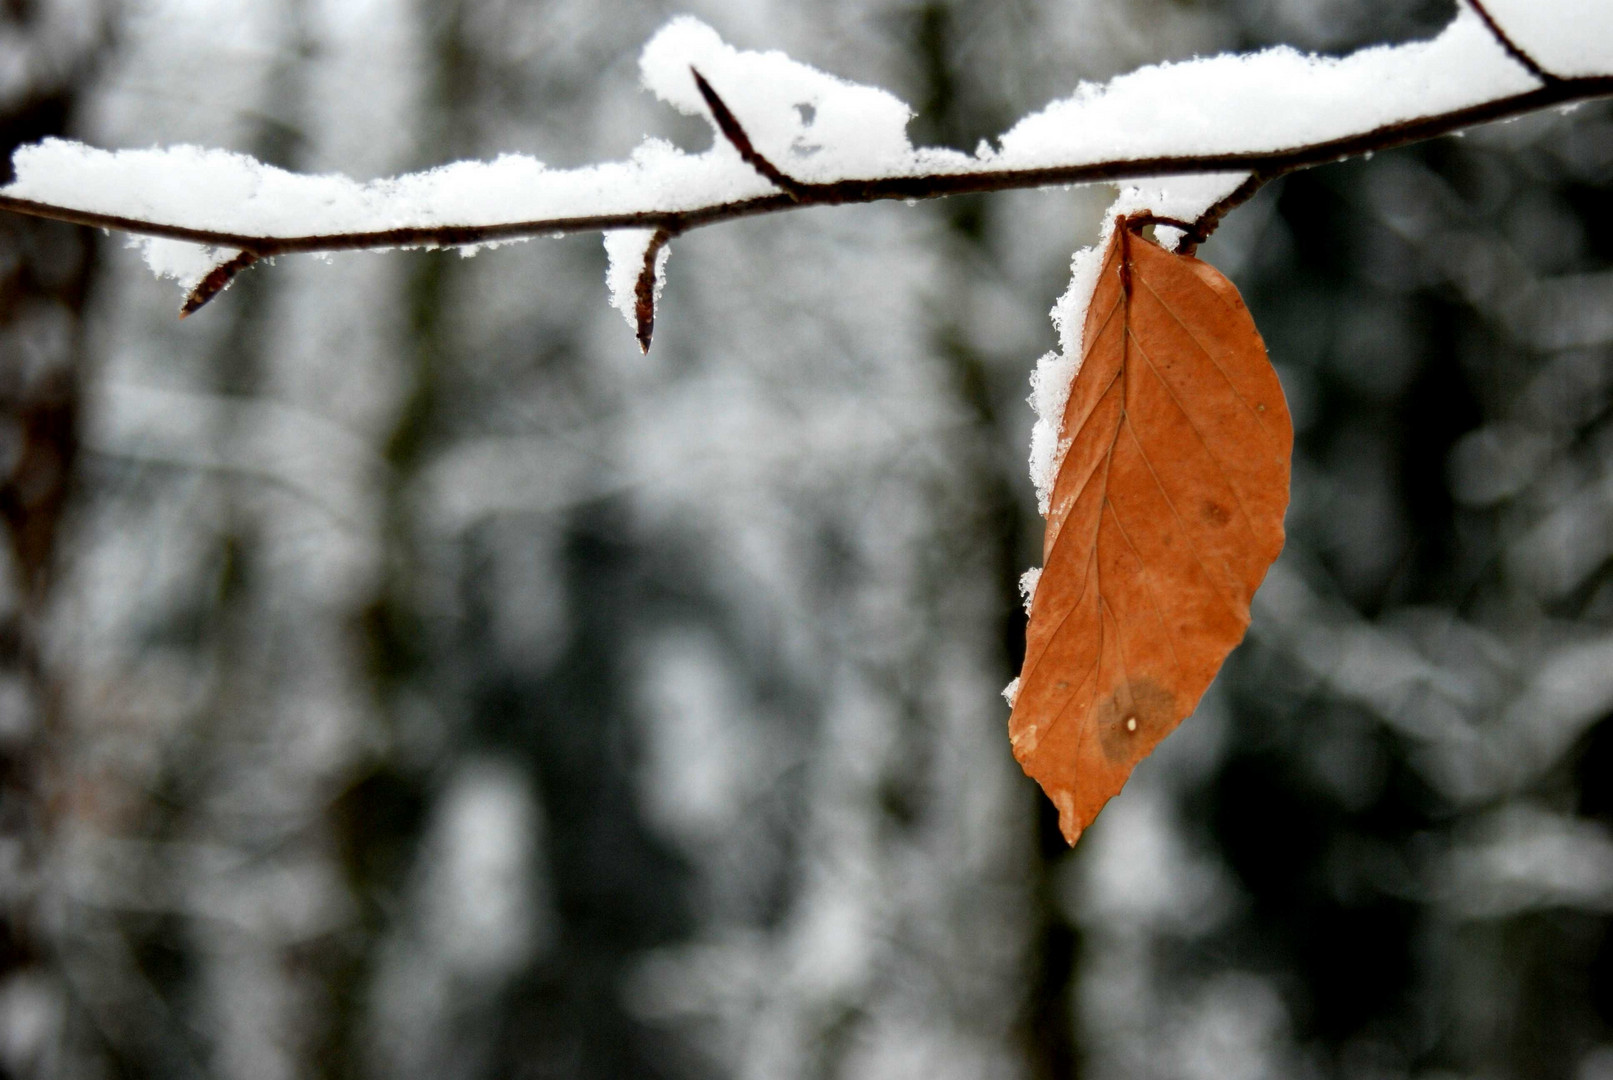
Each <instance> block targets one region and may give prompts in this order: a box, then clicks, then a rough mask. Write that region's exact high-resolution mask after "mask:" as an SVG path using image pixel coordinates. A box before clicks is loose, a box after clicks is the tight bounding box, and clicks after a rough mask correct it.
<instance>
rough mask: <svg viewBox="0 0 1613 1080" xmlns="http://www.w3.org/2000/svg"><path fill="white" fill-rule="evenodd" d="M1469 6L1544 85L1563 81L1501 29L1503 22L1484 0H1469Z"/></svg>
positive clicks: (1485, 26)
mask: <svg viewBox="0 0 1613 1080" xmlns="http://www.w3.org/2000/svg"><path fill="white" fill-rule="evenodd" d="M1467 6H1468V7H1470V8H1472V9H1473V14H1475V15H1477V16H1478V17H1479V21H1480V22H1482V23H1483V24H1484V28H1485V29H1486V30H1488V31H1489V32H1490V36H1491V37H1493V38H1495V41H1496V44H1498V45H1500V46H1501V48H1503V49H1505V50H1506V53H1507V55H1508V56H1510V57H1512V59H1514V60H1516V61H1517V62H1518V63H1519V64H1521V65H1522V66H1523V67H1524V68H1525V69H1526V70H1527V71H1528V72H1529V74H1531V75H1533V76H1534V77H1535V78H1537V79H1539V80H1540V82H1541V84H1542V85H1544V86H1552V85H1555V84H1557V83H1560V82H1562V81H1563V78H1562V76H1561V75H1553V74H1552V73H1551V72H1549V71H1547V70H1546V69H1545V68H1543V67H1541V66H1540V63H1539V62H1538V61H1537V60H1535V58H1534V57H1532V56H1530V55H1529V54H1528V53H1526V52H1524V51H1523V49H1522V48H1520V47H1519V45H1518V43H1517V42H1515V41H1513V40H1512V37H1511V35H1509V34H1508V33H1507V32H1506V31H1505V30H1503V29H1501V24H1500V23H1498V22H1496V21H1495V16H1493V15H1491V14H1490V12H1489V9H1488V8H1486V7H1485V6H1484V0H1467Z"/></svg>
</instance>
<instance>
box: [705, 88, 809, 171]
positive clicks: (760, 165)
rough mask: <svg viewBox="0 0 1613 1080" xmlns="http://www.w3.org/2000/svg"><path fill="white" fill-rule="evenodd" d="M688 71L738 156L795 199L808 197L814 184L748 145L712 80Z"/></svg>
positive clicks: (745, 137) (748, 139)
mask: <svg viewBox="0 0 1613 1080" xmlns="http://www.w3.org/2000/svg"><path fill="white" fill-rule="evenodd" d="M689 71H690V72H691V73H693V75H694V84H695V86H697V87H699V88H700V96H701V97H703V98H705V99H706V105H707V107H709V108H710V109H711V115H712V117H713V118H714V119H715V120H716V121H717V127H718V129H719V130H720V131H721V132H722V134H723V138H725V139H727V140H728V141H729V142H730V143H732V144H733V146H734V149H735V150H738V151H739V156H740V158H741V159H743V160H744V162H745V164H747V165H749V166H750V167H751V168H753V169H755V170H756V171H757V172H759V173H761V174H762V176H763V177H764V178H765V179H767V180H769V181H771V182H772V183H773V184H775V185H776V186H777V187H779V188H781V189H782V190H783V191H784V193H785V194H787V195H789V196H790V198H792V199H794V200H795V201H796V202H800V201H801V200H802V199H803V198H806V197H808V196H809V195H810V190H809V189H810V188H811V187H812V186H813V185H811V184H803V183H801V181H799V180H797V179H795V178H794V177H792V176H790V175H788V174H787V173H785V172H784V171H783V170H782V169H780V168H779V167H778V166H776V165H774V164H773V163H772V162H771V161H768V160H767V158H765V157H763V156H762V153H761V151H760V150H757V149H756V147H755V146H753V145H751V141H750V136H749V135H747V134H745V129H744V127H742V126H741V125H740V123H739V118H738V117H736V116H735V115H734V114H733V112H732V111H731V110H730V109H729V108H728V106H727V104H726V103H724V101H723V99H722V98H720V97H718V96H717V91H715V90H713V89H712V88H711V84H710V83H708V82H707V81H706V79H705V76H703V75H701V74H700V72H699V71H698V70H696V69H695V68H693V67H691V68H690V69H689Z"/></svg>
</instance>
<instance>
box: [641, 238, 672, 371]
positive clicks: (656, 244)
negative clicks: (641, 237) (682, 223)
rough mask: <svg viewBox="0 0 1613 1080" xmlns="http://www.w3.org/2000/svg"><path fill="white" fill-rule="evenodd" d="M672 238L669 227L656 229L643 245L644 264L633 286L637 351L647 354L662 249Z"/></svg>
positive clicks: (653, 318) (653, 329) (653, 316)
mask: <svg viewBox="0 0 1613 1080" xmlns="http://www.w3.org/2000/svg"><path fill="white" fill-rule="evenodd" d="M671 239H672V232H671V230H670V229H657V230H655V235H653V236H651V237H650V242H649V243H648V244H646V245H644V266H643V268H642V269H640V270H639V274H638V282H637V284H635V285H634V286H633V319H634V321H635V322H636V323H637V330H636V336H637V337H638V348H639V352H641V353H645V354H648V353H649V351H650V336H651V335H652V334H653V333H654V332H655V294H656V292H657V289H656V287H655V286H656V281H657V279H658V278H659V276H660V275H659V272H658V271H659V270H660V260H661V257H662V254H661V253H662V249H663V248H665V247H666V244H667V241H668V240H671Z"/></svg>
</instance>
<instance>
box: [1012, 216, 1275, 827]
mask: <svg viewBox="0 0 1613 1080" xmlns="http://www.w3.org/2000/svg"><path fill="white" fill-rule="evenodd" d="M1083 341H1084V342H1085V354H1084V357H1083V359H1082V363H1081V368H1080V372H1079V374H1078V375H1077V376H1076V379H1075V384H1074V385H1073V386H1072V387H1071V390H1070V399H1069V404H1068V405H1067V406H1066V407H1065V410H1064V420H1063V424H1062V426H1061V429H1060V439H1061V441H1068V443H1069V449H1068V451H1067V452H1066V454H1065V457H1064V461H1063V464H1062V465H1061V466H1060V467H1059V472H1058V477H1057V480H1056V481H1055V483H1054V486H1053V494H1052V501H1051V505H1050V509H1049V512H1048V518H1047V538H1046V540H1045V541H1044V543H1043V548H1042V552H1043V562H1044V564H1045V565H1044V568H1043V570H1042V574H1041V577H1040V579H1039V580H1038V582H1037V585H1036V592H1035V595H1034V596H1033V597H1032V600H1031V610H1030V627H1029V629H1028V630H1027V632H1026V647H1025V666H1024V669H1023V671H1022V672H1021V675H1020V680H1019V691H1018V695H1017V697H1016V698H1015V700H1014V711H1013V715H1012V716H1011V717H1010V719H1009V721H1008V730H1009V738H1010V740H1011V741H1012V743H1013V747H1014V756H1015V757H1016V758H1018V759H1019V763H1020V764H1021V765H1022V766H1023V767H1024V769H1025V772H1026V773H1027V774H1029V775H1030V776H1032V777H1034V778H1035V779H1036V780H1037V782H1038V783H1040V784H1041V785H1042V790H1044V791H1046V792H1047V794H1048V797H1049V798H1051V799H1052V800H1053V803H1054V805H1056V806H1057V807H1058V811H1059V828H1060V830H1061V831H1062V832H1063V833H1064V838H1065V839H1066V840H1067V841H1069V842H1070V843H1072V844H1073V843H1075V841H1076V839H1077V838H1078V837H1079V836H1080V835H1081V832H1082V830H1083V829H1085V828H1086V827H1087V826H1088V825H1089V824H1091V822H1092V819H1093V818H1095V817H1096V816H1097V814H1098V811H1099V810H1101V809H1102V808H1103V804H1104V803H1106V802H1108V801H1109V799H1110V798H1112V797H1113V796H1114V795H1115V794H1116V793H1117V792H1119V790H1120V787H1121V785H1122V784H1124V783H1125V782H1126V778H1127V777H1128V776H1130V775H1131V770H1132V768H1133V766H1135V765H1136V764H1137V762H1138V761H1140V760H1142V758H1144V757H1145V756H1147V754H1148V753H1149V752H1150V751H1152V750H1153V749H1154V747H1155V746H1156V745H1158V743H1159V741H1160V740H1161V739H1163V738H1164V737H1165V736H1166V735H1168V734H1170V732H1171V731H1172V730H1174V729H1175V727H1176V725H1177V724H1179V723H1181V721H1182V719H1183V717H1185V716H1187V715H1188V714H1189V713H1191V712H1192V711H1193V709H1194V707H1195V706H1197V705H1198V702H1199V698H1200V697H1201V696H1203V694H1204V691H1205V689H1206V688H1208V687H1209V685H1210V681H1211V680H1212V679H1214V678H1215V673H1216V672H1217V671H1218V670H1220V668H1221V663H1222V661H1223V660H1225V659H1226V657H1227V654H1228V653H1229V652H1231V651H1232V649H1233V647H1234V646H1236V645H1237V644H1238V642H1239V641H1241V640H1242V639H1243V633H1244V630H1245V629H1247V627H1248V625H1249V601H1250V599H1251V598H1252V597H1253V596H1254V592H1255V589H1257V588H1258V587H1259V586H1260V582H1261V579H1262V578H1264V577H1265V576H1266V570H1267V568H1269V567H1270V566H1271V564H1272V561H1273V560H1274V559H1276V558H1277V553H1278V552H1279V551H1281V550H1282V546H1283V512H1284V511H1285V510H1286V509H1287V507H1288V461H1289V455H1290V453H1291V451H1292V449H1293V443H1294V430H1293V424H1292V422H1291V421H1290V420H1289V416H1288V406H1287V403H1286V402H1285V401H1284V399H1283V391H1282V387H1281V385H1279V383H1278V382H1277V374H1276V372H1275V371H1273V370H1272V367H1271V363H1270V361H1268V360H1267V359H1266V348H1265V345H1264V343H1262V341H1261V340H1260V334H1259V332H1258V331H1257V330H1256V329H1255V325H1254V321H1253V320H1252V319H1251V318H1250V317H1249V311H1248V309H1247V308H1245V307H1244V304H1243V299H1242V298H1241V297H1239V295H1238V291H1237V290H1236V289H1235V288H1233V287H1232V283H1231V282H1229V281H1227V279H1226V278H1224V277H1222V276H1221V274H1220V273H1218V272H1217V271H1216V270H1215V269H1214V268H1213V267H1211V266H1209V265H1208V264H1206V263H1202V262H1200V261H1199V260H1197V259H1194V258H1191V257H1189V256H1185V255H1173V254H1171V253H1170V252H1167V251H1165V250H1164V249H1163V248H1161V247H1159V246H1158V245H1156V244H1154V243H1152V242H1150V241H1148V240H1146V239H1144V238H1142V237H1141V236H1137V235H1135V234H1133V233H1132V231H1131V229H1130V228H1129V227H1128V226H1127V223H1125V222H1120V223H1119V224H1117V226H1116V228H1115V233H1114V237H1113V239H1112V240H1110V242H1109V246H1108V248H1107V249H1106V250H1105V251H1104V262H1103V269H1102V271H1101V272H1100V276H1099V278H1098V284H1097V287H1096V289H1095V290H1094V293H1093V297H1092V303H1091V305H1090V306H1089V307H1088V309H1087V318H1086V332H1085V335H1084V337H1083Z"/></svg>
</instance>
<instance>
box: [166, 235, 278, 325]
mask: <svg viewBox="0 0 1613 1080" xmlns="http://www.w3.org/2000/svg"><path fill="white" fill-rule="evenodd" d="M257 261H258V257H257V256H256V255H254V254H252V252H250V251H243V252H241V253H240V254H238V255H236V256H235V258H233V259H231V260H229V261H228V262H222V263H219V264H218V265H217V266H215V267H213V269H211V270H209V271H208V272H207V276H206V277H204V278H202V280H201V282H200V283H199V284H197V286H196V287H195V288H194V289H192V290H191V291H190V295H189V296H187V297H185V302H184V303H183V304H182V305H180V308H179V317H180V318H181V319H183V318H186V317H187V316H190V315H194V314H196V312H197V311H199V310H201V307H202V305H203V304H205V303H207V302H208V301H209V300H211V299H213V297H215V296H217V295H218V294H219V293H221V292H223V291H224V290H225V289H227V288H229V287H230V282H232V281H234V280H235V275H236V274H239V273H240V272H241V271H242V270H245V269H246V268H247V267H249V266H251V265H252V264H253V263H255V262H257Z"/></svg>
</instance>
